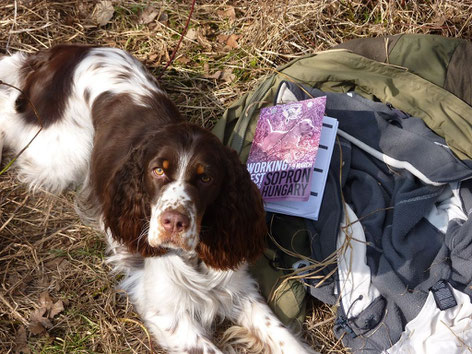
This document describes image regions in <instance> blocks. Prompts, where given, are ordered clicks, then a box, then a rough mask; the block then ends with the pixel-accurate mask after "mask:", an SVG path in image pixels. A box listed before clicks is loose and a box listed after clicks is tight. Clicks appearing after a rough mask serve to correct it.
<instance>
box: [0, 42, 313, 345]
mask: <svg viewBox="0 0 472 354" xmlns="http://www.w3.org/2000/svg"><path fill="white" fill-rule="evenodd" d="M0 80H2V81H3V82H5V83H8V84H11V85H14V86H16V87H19V88H21V89H22V90H23V92H24V94H25V96H26V97H24V96H23V95H21V94H19V92H18V91H17V90H14V89H12V88H10V87H7V86H5V85H1V86H0V146H2V144H4V145H5V146H7V147H8V148H9V149H10V150H12V151H13V153H17V152H19V151H20V150H21V149H22V148H23V147H24V146H25V145H26V144H27V143H28V142H29V141H30V140H31V138H32V137H33V136H34V134H35V133H36V132H37V131H38V128H39V122H38V119H37V117H36V115H35V113H34V110H33V108H32V106H31V105H30V104H29V101H28V99H27V97H28V98H29V99H30V100H31V102H32V103H33V104H34V106H35V107H36V110H37V113H38V115H39V118H40V119H41V121H42V126H43V130H42V131H41V133H40V134H39V135H38V136H37V137H36V138H35V139H34V141H33V142H32V144H31V145H30V146H29V148H28V149H26V150H25V151H24V153H23V154H21V156H20V157H19V159H18V160H17V162H16V163H15V166H16V171H17V173H18V176H19V178H20V179H21V180H22V181H24V182H26V183H27V184H28V185H29V186H30V187H31V188H32V189H35V188H43V189H47V190H50V191H53V192H60V191H62V190H63V189H65V188H66V187H68V186H70V185H76V186H82V191H83V194H84V195H85V200H86V205H87V209H88V210H87V211H88V212H90V211H93V212H94V214H93V215H94V217H95V218H96V220H97V221H98V222H99V224H100V225H101V228H102V231H103V232H104V233H105V234H106V235H107V242H108V245H109V247H108V248H109V249H108V251H109V253H110V256H109V261H110V262H111V263H112V264H113V265H114V268H115V270H116V271H120V272H122V273H124V274H125V278H124V280H123V282H122V287H123V288H124V289H125V290H126V291H127V292H128V294H129V296H130V298H131V299H132V301H133V303H134V305H135V307H136V310H137V311H138V312H139V313H140V315H141V316H142V318H143V319H144V321H145V323H146V325H147V326H148V328H149V329H150V331H151V332H152V334H153V335H154V337H155V339H156V340H157V341H158V343H159V344H160V345H161V346H162V347H164V348H165V349H167V350H168V351H169V352H174V353H182V352H192V353H219V352H220V349H219V348H218V347H217V346H215V344H214V343H213V342H212V341H211V339H210V338H211V333H210V329H211V324H212V323H213V322H214V321H215V319H218V318H219V319H223V318H228V319H230V320H232V321H234V322H235V323H236V324H237V325H239V326H240V327H244V328H245V329H244V330H241V331H240V332H241V333H244V335H243V337H244V338H242V340H243V341H246V342H247V344H248V345H249V346H251V345H252V346H253V348H258V349H257V350H260V351H263V352H270V353H282V352H285V353H290V354H291V353H303V352H309V351H310V349H308V348H306V346H305V345H303V344H301V343H300V342H299V341H298V340H297V339H296V338H295V337H294V336H292V334H291V333H290V332H289V331H288V330H287V329H286V328H285V327H284V326H283V325H281V323H280V322H279V321H278V319H276V317H275V316H274V315H273V314H272V312H271V311H270V309H269V308H268V306H267V305H266V304H264V302H263V300H262V298H261V297H260V295H259V294H258V291H257V287H256V284H255V282H254V281H253V280H252V279H251V278H250V276H249V275H248V273H247V270H246V268H247V266H246V262H247V261H251V260H253V259H255V258H256V257H257V256H258V255H259V254H260V253H261V252H262V249H263V239H264V235H265V234H266V225H265V221H264V211H263V206H262V201H261V198H260V195H259V194H258V191H257V188H256V187H255V185H254V184H253V183H252V182H251V180H250V178H249V174H248V172H247V171H246V169H245V166H244V165H242V164H241V163H240V161H239V159H238V156H237V154H236V153H235V152H233V151H231V150H229V149H228V148H227V147H225V146H223V145H222V144H221V143H220V142H219V140H218V139H217V138H216V137H214V136H213V135H212V134H211V133H210V132H208V131H206V130H205V129H203V128H200V127H198V126H196V125H193V124H190V123H187V122H185V121H184V120H183V119H182V117H181V116H180V114H179V112H178V110H177V108H176V107H175V105H174V104H173V103H172V102H171V101H170V100H169V98H168V97H167V95H166V94H165V93H164V92H163V91H162V90H161V89H159V87H158V85H157V83H156V80H155V79H154V78H153V77H152V76H151V75H150V74H149V73H148V72H147V71H146V70H145V68H144V67H143V66H142V65H141V64H140V63H139V62H138V61H137V60H136V59H134V58H133V57H132V56H130V55H129V54H128V53H126V52H124V51H122V50H119V49H113V48H94V47H86V46H74V45H62V46H57V47H54V48H52V49H49V50H45V51H41V52H38V53H36V54H32V55H27V54H23V53H16V54H14V55H12V56H6V57H2V58H1V59H0Z"/></svg>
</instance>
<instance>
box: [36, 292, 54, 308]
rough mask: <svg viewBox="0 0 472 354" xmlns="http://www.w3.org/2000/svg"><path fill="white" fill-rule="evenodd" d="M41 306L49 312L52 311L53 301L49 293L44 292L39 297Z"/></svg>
mask: <svg viewBox="0 0 472 354" xmlns="http://www.w3.org/2000/svg"><path fill="white" fill-rule="evenodd" d="M39 305H40V306H41V308H44V309H45V310H46V311H49V310H50V309H51V307H52V299H51V296H50V295H49V293H48V292H47V291H45V292H42V293H41V295H39Z"/></svg>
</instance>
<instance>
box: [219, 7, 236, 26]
mask: <svg viewBox="0 0 472 354" xmlns="http://www.w3.org/2000/svg"><path fill="white" fill-rule="evenodd" d="M216 14H217V15H218V17H220V18H222V19H225V20H229V23H233V22H234V21H235V20H236V11H235V10H234V7H233V6H228V7H227V8H226V9H225V10H220V11H217V12H216Z"/></svg>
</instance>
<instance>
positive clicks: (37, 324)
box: [28, 307, 52, 335]
mask: <svg viewBox="0 0 472 354" xmlns="http://www.w3.org/2000/svg"><path fill="white" fill-rule="evenodd" d="M45 313H46V308H45V307H41V308H39V309H37V310H35V311H34V312H33V313H32V314H31V319H30V323H29V325H28V328H29V330H30V332H31V333H32V334H33V335H38V334H43V333H45V332H46V329H48V328H51V327H52V323H51V321H49V319H47V318H46V317H44V314H45Z"/></svg>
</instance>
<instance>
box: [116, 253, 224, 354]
mask: <svg viewBox="0 0 472 354" xmlns="http://www.w3.org/2000/svg"><path fill="white" fill-rule="evenodd" d="M122 271H123V270H122ZM193 271H194V270H193V269H192V268H191V267H188V266H187V265H186V264H185V263H184V262H183V261H182V260H181V259H180V258H179V257H178V256H174V255H166V256H163V257H149V258H146V259H145V260H144V265H143V267H142V268H141V269H136V268H135V269H134V270H131V272H128V274H129V275H128V277H127V278H126V279H125V280H124V281H123V282H122V284H121V286H122V288H123V289H124V290H125V291H126V292H127V293H128V295H129V296H130V298H131V300H132V302H133V304H134V306H135V308H136V310H137V312H138V313H139V314H140V315H141V317H142V319H143V320H144V321H145V324H146V327H147V328H148V329H149V330H150V332H151V333H152V334H153V337H154V338H155V339H156V341H157V343H158V344H159V345H160V346H162V347H163V348H164V349H166V350H167V351H168V352H169V353H208V354H210V353H213V354H218V353H222V352H221V351H220V350H219V349H218V348H217V347H216V346H215V345H214V344H213V343H212V342H211V340H210V338H209V336H208V335H207V331H206V328H205V326H204V325H202V322H203V320H202V319H201V318H199V315H200V313H199V310H198V308H199V307H200V306H201V302H204V301H205V298H204V297H205V295H206V293H205V290H206V289H204V288H203V289H202V294H196V293H192V292H191V291H189V289H190V288H192V286H193V285H195V284H189V283H192V282H194V280H195V278H196V277H192V275H193V273H192V272H193ZM125 273H126V272H125ZM187 275H188V276H189V277H188V280H187V279H184V280H182V279H183V278H184V277H186V276H187ZM197 286H198V285H195V287H197ZM199 295H201V296H202V297H201V298H199ZM215 314H216V310H215ZM208 321H210V319H208Z"/></svg>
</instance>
